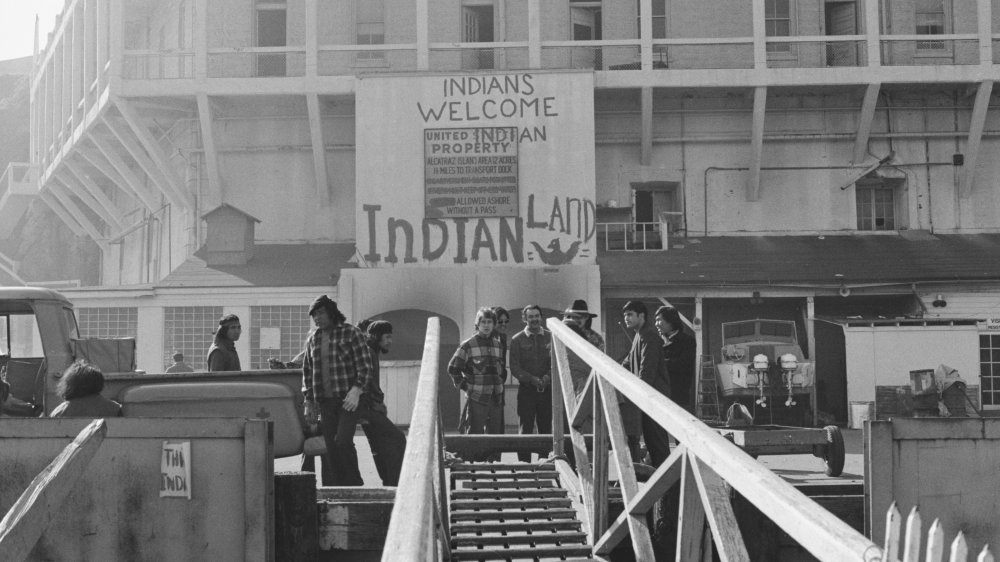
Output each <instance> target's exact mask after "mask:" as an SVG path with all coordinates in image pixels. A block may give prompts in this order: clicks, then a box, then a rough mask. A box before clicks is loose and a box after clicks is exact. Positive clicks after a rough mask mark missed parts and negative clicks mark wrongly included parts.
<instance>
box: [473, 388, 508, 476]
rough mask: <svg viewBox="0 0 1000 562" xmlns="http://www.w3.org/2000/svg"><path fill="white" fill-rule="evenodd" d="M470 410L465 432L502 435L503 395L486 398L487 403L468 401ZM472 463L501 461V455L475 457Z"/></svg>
mask: <svg viewBox="0 0 1000 562" xmlns="http://www.w3.org/2000/svg"><path fill="white" fill-rule="evenodd" d="M465 406H466V408H468V410H469V425H468V427H467V428H466V430H465V433H467V434H468V435H483V434H501V433H503V432H504V427H503V395H502V394H494V395H492V396H490V397H488V398H486V402H485V403H482V402H476V401H474V400H467V401H466V403H465ZM469 460H470V461H473V462H476V461H499V460H500V453H485V454H477V455H473V458H471V459H469Z"/></svg>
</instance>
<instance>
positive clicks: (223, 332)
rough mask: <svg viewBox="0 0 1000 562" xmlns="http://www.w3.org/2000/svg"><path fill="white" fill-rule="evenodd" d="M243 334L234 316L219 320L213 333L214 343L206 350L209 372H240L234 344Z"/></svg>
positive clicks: (237, 317) (238, 319) (237, 319)
mask: <svg viewBox="0 0 1000 562" xmlns="http://www.w3.org/2000/svg"><path fill="white" fill-rule="evenodd" d="M242 333H243V327H242V326H240V318H239V316H236V315H235V314H227V315H225V316H223V317H222V318H220V319H219V328H218V329H217V330H216V331H215V341H213V342H212V346H211V347H209V348H208V356H207V357H206V358H205V361H206V362H207V363H208V370H209V371H242V370H243V369H241V368H240V356H239V355H237V354H236V342H237V340H239V339H240V334H242Z"/></svg>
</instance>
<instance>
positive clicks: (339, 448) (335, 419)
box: [319, 398, 365, 486]
mask: <svg viewBox="0 0 1000 562" xmlns="http://www.w3.org/2000/svg"><path fill="white" fill-rule="evenodd" d="M343 406H344V401H343V399H341V398H321V399H320V400H319V412H320V420H319V425H320V429H321V430H322V431H323V441H325V442H326V458H325V459H323V460H324V461H325V462H324V464H326V463H329V464H330V469H331V472H332V473H333V482H331V483H330V484H328V486H363V485H364V483H365V482H364V480H363V479H362V478H361V471H360V470H359V469H358V450H357V449H355V448H354V431H355V428H356V427H357V423H358V420H357V417H356V415H354V413H353V412H348V411H347V410H345V409H344V407H343Z"/></svg>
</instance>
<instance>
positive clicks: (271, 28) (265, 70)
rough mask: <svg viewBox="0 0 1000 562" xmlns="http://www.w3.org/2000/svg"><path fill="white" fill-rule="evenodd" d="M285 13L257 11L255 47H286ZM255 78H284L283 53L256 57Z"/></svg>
mask: <svg viewBox="0 0 1000 562" xmlns="http://www.w3.org/2000/svg"><path fill="white" fill-rule="evenodd" d="M285 20H286V12H285V10H284V9H279V10H270V9H268V10H261V9H259V10H257V46H258V47H284V46H285V45H286V37H285V25H286V21H285ZM256 63H257V65H256V66H257V68H256V75H257V76H284V75H285V54H284V53H260V54H258V55H257V61H256Z"/></svg>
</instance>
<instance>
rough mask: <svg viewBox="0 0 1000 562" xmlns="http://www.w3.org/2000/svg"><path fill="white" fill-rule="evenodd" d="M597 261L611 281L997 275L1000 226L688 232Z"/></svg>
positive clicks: (825, 282) (734, 282)
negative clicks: (999, 230)
mask: <svg viewBox="0 0 1000 562" xmlns="http://www.w3.org/2000/svg"><path fill="white" fill-rule="evenodd" d="M597 261H598V264H599V265H600V267H601V283H602V285H603V286H604V287H606V288H607V287H643V286H646V287H651V286H662V285H688V286H713V287H724V286H746V285H761V286H766V285H786V286H788V285H807V286H808V285H813V286H833V287H836V286H837V285H840V284H845V285H847V286H848V287H850V286H852V285H859V284H865V283H876V284H877V283H916V282H928V281H938V282H948V281H952V282H956V281H962V282H964V281H1000V234H971V235H966V234H943V235H930V234H926V233H925V234H922V235H921V234H910V233H908V234H906V235H842V236H720V237H703V238H687V239H676V240H671V243H670V249H669V250H667V251H651V252H601V253H600V254H599V255H598V259H597Z"/></svg>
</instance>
